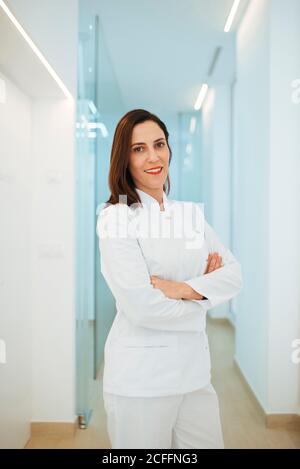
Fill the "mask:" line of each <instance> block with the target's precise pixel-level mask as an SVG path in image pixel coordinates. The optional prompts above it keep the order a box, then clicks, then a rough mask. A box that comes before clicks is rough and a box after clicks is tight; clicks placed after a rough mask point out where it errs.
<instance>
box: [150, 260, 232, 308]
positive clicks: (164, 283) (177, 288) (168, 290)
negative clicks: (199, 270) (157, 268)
mask: <svg viewBox="0 0 300 469" xmlns="http://www.w3.org/2000/svg"><path fill="white" fill-rule="evenodd" d="M222 266H223V264H222V257H221V256H219V254H218V253H217V252H213V253H211V254H209V255H208V258H207V266H206V269H205V272H204V275H205V274H209V273H210V272H213V271H214V270H216V269H219V268H220V267H222ZM150 280H151V284H152V285H153V287H154V288H158V289H159V290H161V291H162V292H163V294H164V295H165V296H166V297H168V298H171V299H173V300H188V299H189V300H191V299H195V300H202V299H203V298H205V297H204V296H203V295H201V294H200V293H197V292H196V291H195V290H193V289H192V288H191V287H190V286H189V285H188V284H187V283H184V282H176V281H174V280H165V279H162V278H159V277H157V276H156V275H151V276H150Z"/></svg>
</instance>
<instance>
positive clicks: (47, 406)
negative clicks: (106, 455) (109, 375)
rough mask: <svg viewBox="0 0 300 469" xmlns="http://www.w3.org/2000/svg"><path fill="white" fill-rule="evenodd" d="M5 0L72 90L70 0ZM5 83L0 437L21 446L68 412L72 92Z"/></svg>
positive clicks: (71, 412)
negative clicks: (63, 94)
mask: <svg viewBox="0 0 300 469" xmlns="http://www.w3.org/2000/svg"><path fill="white" fill-rule="evenodd" d="M7 3H8V4H9V6H10V7H11V8H12V10H13V12H14V14H15V15H16V17H17V18H18V20H19V21H20V22H21V24H22V25H23V26H24V27H25V29H26V31H27V32H28V33H29V35H30V36H31V37H32V39H33V40H35V41H36V43H37V45H38V46H39V47H40V49H41V50H42V52H43V53H44V55H45V56H46V58H47V59H48V60H49V62H50V63H51V64H52V66H53V67H54V68H55V70H56V72H57V73H58V74H59V76H60V77H61V78H62V79H63V80H64V81H65V84H66V85H67V86H69V88H70V90H71V91H72V92H73V94H74V96H76V83H77V69H76V64H77V33H78V25H77V23H78V9H77V0H76V1H75V0H74V1H72V0H66V1H64V2H58V1H55V0H54V1H53V0H43V2H39V1H35V0H11V1H9V2H7ZM62 45H63V47H62ZM6 81H7V80H6ZM7 83H8V85H7V86H8V95H7V96H8V98H7V99H8V100H7V103H6V104H5V105H3V104H0V141H1V154H0V174H2V175H3V177H2V178H1V179H0V190H1V192H3V194H1V202H2V204H3V207H2V206H1V216H2V213H4V220H7V223H6V224H5V225H4V230H3V233H1V236H3V237H4V238H5V239H4V241H3V242H2V243H1V249H2V252H1V263H0V285H1V286H0V289H1V290H2V291H3V290H4V295H3V304H4V306H3V307H2V298H1V313H2V312H4V314H1V319H0V321H1V322H0V326H2V323H3V324H4V326H3V329H2V331H4V333H3V334H2V332H1V330H0V338H1V339H4V340H6V341H7V364H6V365H4V366H3V365H0V372H2V371H3V370H4V373H5V375H4V376H5V384H6V386H5V387H4V386H3V385H2V383H1V386H0V393H1V394H0V396H1V399H0V414H1V423H2V425H1V430H0V446H3V447H15V448H21V447H23V446H24V445H25V443H26V441H27V440H28V437H29V424H30V421H43V422H45V421H63V422H74V420H75V330H74V329H75V304H74V301H75V245H74V238H75V207H74V201H75V173H74V164H75V156H74V152H75V147H74V144H75V140H74V139H75V105H76V102H75V101H71V100H67V99H60V100H54V99H40V100H36V101H30V100H29V98H28V97H26V96H24V95H23V94H22V92H21V91H20V90H18V89H17V88H16V87H14V85H13V84H12V83H10V82H9V81H7ZM2 195H3V197H2ZM2 208H3V210H4V212H2ZM2 254H3V256H2ZM2 259H4V262H2ZM1 282H2V283H1ZM2 335H4V337H2Z"/></svg>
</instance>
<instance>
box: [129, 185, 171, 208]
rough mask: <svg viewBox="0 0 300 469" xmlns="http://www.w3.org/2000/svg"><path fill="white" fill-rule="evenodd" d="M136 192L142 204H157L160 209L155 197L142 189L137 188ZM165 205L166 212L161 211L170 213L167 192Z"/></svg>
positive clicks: (164, 198)
mask: <svg viewBox="0 0 300 469" xmlns="http://www.w3.org/2000/svg"><path fill="white" fill-rule="evenodd" d="M135 190H136V192H137V193H138V194H139V196H140V199H141V202H142V204H143V205H151V204H156V205H157V207H158V208H159V209H160V206H159V203H158V202H157V200H156V199H155V198H154V197H152V196H151V195H149V194H147V192H144V191H142V190H141V189H137V188H135ZM163 204H164V209H165V210H160V212H161V213H164V212H167V211H169V203H168V198H167V196H166V193H165V191H163Z"/></svg>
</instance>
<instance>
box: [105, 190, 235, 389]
mask: <svg viewBox="0 0 300 469" xmlns="http://www.w3.org/2000/svg"><path fill="white" fill-rule="evenodd" d="M136 190H137V192H138V193H139V195H140V198H141V201H142V206H141V207H140V208H138V209H132V208H131V207H128V206H127V205H126V204H123V203H122V204H120V203H119V204H116V205H110V206H108V207H106V208H103V209H102V210H101V211H100V213H99V216H98V220H97V234H98V236H99V250H100V270H101V273H102V274H103V277H104V278H105V280H106V282H107V284H108V286H109V288H110V290H111V292H112V294H113V295H114V297H115V300H116V308H117V313H116V316H115V318H114V321H113V324H112V327H111V329H110V332H109V334H108V337H107V339H106V342H105V348H104V374H103V390H104V391H106V392H110V393H115V394H119V395H123V396H143V397H147V396H149V397H150V396H166V395H174V394H181V393H186V392H190V391H193V390H195V389H198V388H201V387H203V386H205V385H207V384H208V383H209V382H210V378H211V373H210V371H211V363H210V352H209V345H208V340H207V335H206V332H205V326H206V312H207V310H208V309H210V308H212V307H214V306H216V305H219V304H222V303H224V302H226V301H228V300H229V299H231V298H233V297H234V296H235V295H236V294H237V293H238V292H239V291H240V289H241V287H242V273H241V266H240V264H239V262H237V260H236V259H235V257H234V256H233V254H232V253H231V252H230V250H229V249H227V248H226V247H224V246H223V244H222V243H221V242H220V240H219V238H218V236H217V235H216V233H215V232H214V230H213V229H212V227H211V226H210V225H209V224H208V223H207V222H206V220H205V219H204V215H203V212H202V211H201V210H200V208H199V205H198V204H196V203H194V202H188V204H192V206H193V210H195V211H194V213H195V214H196V218H197V216H199V220H200V218H201V217H202V227H201V223H200V224H198V225H197V224H196V226H195V227H194V225H193V229H192V234H193V236H194V238H193V239H194V240H195V241H196V243H197V241H199V243H198V244H199V246H198V245H197V244H195V245H193V248H192V249H190V248H187V246H191V245H190V244H188V243H189V241H190V238H187V237H186V236H185V235H183V236H181V237H179V238H175V237H173V238H170V237H164V236H166V234H165V232H164V234H162V230H161V231H159V236H158V235H157V234H158V231H156V230H155V229H154V230H152V232H154V235H153V236H152V234H150V236H148V238H147V237H145V235H144V234H143V232H142V230H141V229H140V227H141V226H143V223H145V222H143V221H141V220H143V216H142V215H143V214H144V212H145V210H146V209H149V208H151V214H152V215H153V213H155V217H154V218H153V217H152V218H151V227H152V228H156V227H157V224H159V223H161V222H162V218H165V222H166V219H167V220H169V221H170V223H172V222H174V223H175V222H178V220H179V226H180V223H181V224H182V223H185V222H184V221H183V218H182V216H179V215H178V213H179V211H178V209H180V208H181V206H182V204H184V202H181V201H176V200H171V199H168V198H167V196H166V194H165V192H164V193H163V201H164V208H165V210H164V211H160V207H159V204H158V202H157V201H156V200H155V199H154V198H153V197H151V196H150V195H149V194H147V193H145V192H143V191H141V190H139V189H136ZM153 210H154V212H153ZM145 213H146V212H145ZM180 213H182V212H180ZM197 214H198V215H197ZM134 220H135V222H136V221H137V220H138V221H139V223H138V224H136V223H135V224H134V222H133V221H134ZM177 225H178V223H177ZM137 226H139V230H138V229H137ZM173 226H174V225H173ZM197 226H198V228H197ZM199 227H200V228H199ZM112 232H114V233H115V235H114V237H113V236H111V233H112ZM152 232H151V233H152ZM107 233H110V234H109V236H107ZM124 233H125V235H124ZM147 233H148V232H147ZM189 233H190V232H189ZM189 236H190V234H189ZM201 240H203V243H202V241H201ZM212 252H218V253H219V254H220V255H221V256H222V262H223V264H224V266H223V267H220V268H219V269H217V270H215V271H214V272H211V273H209V274H205V275H204V271H205V269H206V266H207V258H208V254H209V253H212ZM150 275H156V276H158V277H161V278H165V279H168V280H175V281H180V282H185V283H187V284H189V285H190V286H191V287H192V288H193V289H194V290H196V291H197V292H198V293H200V294H202V295H204V296H205V297H206V298H207V299H205V300H182V299H181V300H175V299H170V298H168V297H166V296H165V295H164V294H163V292H162V291H161V290H159V289H158V288H154V287H153V286H152V284H151V281H150Z"/></svg>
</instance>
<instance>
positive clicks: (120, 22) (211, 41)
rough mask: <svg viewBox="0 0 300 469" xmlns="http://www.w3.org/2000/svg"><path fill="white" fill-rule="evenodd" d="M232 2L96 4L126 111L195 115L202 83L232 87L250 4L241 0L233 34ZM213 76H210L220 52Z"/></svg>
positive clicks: (121, 0) (104, 0) (98, 0)
mask: <svg viewBox="0 0 300 469" xmlns="http://www.w3.org/2000/svg"><path fill="white" fill-rule="evenodd" d="M232 3H233V0H161V1H158V0H95V2H94V5H95V8H96V12H97V13H98V15H99V18H100V22H101V24H102V30H103V34H104V36H105V37H104V39H105V43H106V45H107V48H108V53H109V56H110V61H111V64H112V67H113V69H114V74H115V77H116V80H117V82H118V85H119V88H120V92H121V96H122V100H123V103H124V106H125V108H127V109H133V108H138V107H139V108H140V107H142V108H146V109H155V110H156V112H166V111H167V112H178V111H192V110H193V106H194V103H195V100H196V98H197V95H198V92H199V89H200V87H201V84H202V83H203V82H207V83H208V84H209V85H215V84H226V83H230V82H231V81H232V79H233V78H234V74H235V31H236V29H237V26H238V24H239V22H240V21H241V18H242V16H243V14H244V12H245V9H246V7H247V5H248V3H249V0H241V3H240V7H239V10H238V14H237V16H236V19H235V22H234V24H233V28H232V30H231V32H230V33H224V32H223V30H224V25H225V22H226V19H227V16H228V14H229V11H230V9H231V6H232ZM217 47H221V50H220V54H219V57H218V60H217V62H216V66H215V69H214V72H213V74H212V75H211V76H208V70H209V68H210V65H211V62H212V59H213V56H214V54H215V51H216V48H217Z"/></svg>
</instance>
